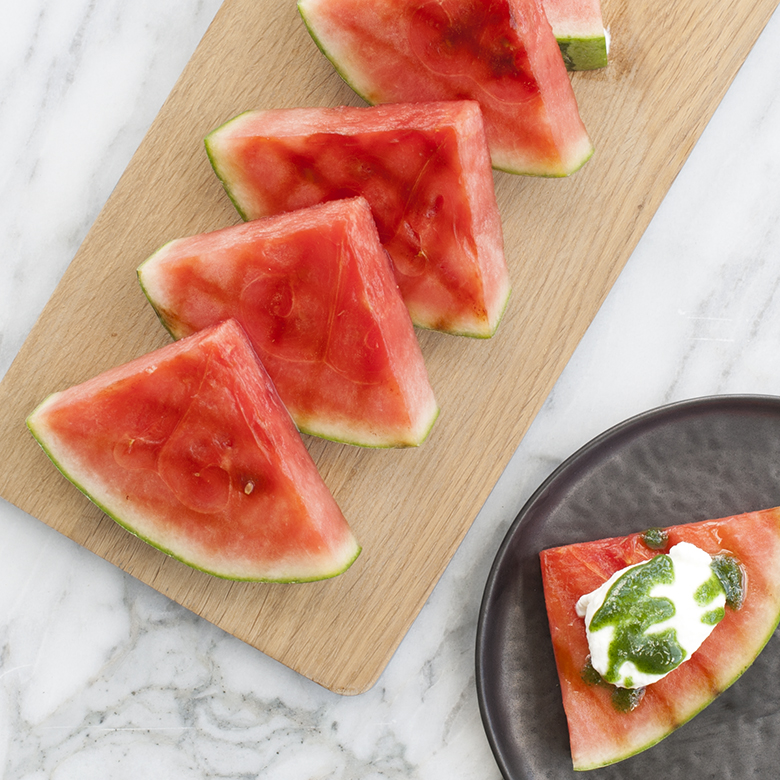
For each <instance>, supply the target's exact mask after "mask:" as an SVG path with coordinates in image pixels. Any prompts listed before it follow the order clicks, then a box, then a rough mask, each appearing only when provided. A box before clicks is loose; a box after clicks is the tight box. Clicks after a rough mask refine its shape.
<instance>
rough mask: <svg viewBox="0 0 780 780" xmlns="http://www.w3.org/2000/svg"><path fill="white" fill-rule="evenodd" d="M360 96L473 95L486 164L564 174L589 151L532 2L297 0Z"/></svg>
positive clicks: (546, 27) (392, 99) (376, 99)
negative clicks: (483, 135) (481, 127)
mask: <svg viewBox="0 0 780 780" xmlns="http://www.w3.org/2000/svg"><path fill="white" fill-rule="evenodd" d="M298 9H299V11H300V13H301V16H302V17H303V20H304V22H305V24H306V26H307V28H308V30H309V32H310V33H311V35H312V37H313V38H314V40H315V42H316V43H317V45H318V46H319V48H320V49H321V50H322V52H323V53H324V54H325V55H326V56H327V57H328V59H329V60H330V61H331V62H332V63H333V65H334V67H335V68H336V70H337V71H338V73H339V74H340V75H341V76H342V77H343V78H344V80H345V81H346V82H347V83H348V84H349V85H350V86H351V87H352V88H353V89H354V90H355V91H356V92H357V93H358V94H359V95H360V96H361V97H362V98H363V99H365V100H366V101H367V102H369V103H372V104H376V103H403V102H409V103H418V102H424V101H435V100H460V99H464V98H470V99H473V100H477V101H478V102H479V104H480V106H481V107H482V112H483V114H484V118H485V129H486V132H487V139H488V144H489V147H490V153H491V158H492V162H493V165H494V166H495V167H496V168H500V169H502V170H505V171H509V172H511V173H521V174H532V175H537V176H568V175H569V174H571V173H573V172H574V171H576V170H578V169H579V168H580V167H582V165H584V164H585V162H586V161H587V160H588V159H589V158H590V156H591V155H592V153H593V145H592V144H591V141H590V138H589V137H588V133H587V131H586V129H585V126H584V125H583V123H582V119H581V118H580V114H579V109H578V107H577V101H576V98H575V95H574V91H573V89H572V85H571V82H570V81H569V76H568V72H567V70H566V66H565V64H564V62H563V58H562V57H561V51H560V48H559V46H558V42H557V41H556V39H555V36H554V35H553V32H552V29H551V27H550V23H549V22H548V21H547V17H546V16H545V13H544V9H543V7H542V0H298Z"/></svg>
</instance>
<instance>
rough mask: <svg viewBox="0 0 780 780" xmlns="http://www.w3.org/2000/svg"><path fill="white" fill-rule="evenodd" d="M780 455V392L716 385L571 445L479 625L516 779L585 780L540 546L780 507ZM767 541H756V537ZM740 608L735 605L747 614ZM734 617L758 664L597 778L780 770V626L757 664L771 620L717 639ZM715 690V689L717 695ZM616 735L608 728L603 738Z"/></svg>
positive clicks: (487, 690)
mask: <svg viewBox="0 0 780 780" xmlns="http://www.w3.org/2000/svg"><path fill="white" fill-rule="evenodd" d="M778 462H780V398H776V397H771V396H713V397H709V398H697V399H693V400H689V401H682V402H678V403H675V404H671V405H668V406H664V407H661V408H659V409H653V410H650V411H648V412H645V413H643V414H641V415H638V416H636V417H634V418H631V419H630V420H626V421H625V422H623V423H620V424H619V425H616V426H615V427H614V428H612V429H610V430H609V431H606V432H605V433H603V434H601V435H599V436H598V437H596V438H595V439H593V440H592V441H591V442H589V443H588V444H586V445H585V446H583V447H582V448H581V449H580V450H579V451H577V452H576V453H574V454H573V455H571V456H570V457H569V458H568V459H567V460H565V461H564V462H563V463H562V464H561V465H560V466H559V467H558V468H557V469H555V471H554V472H553V473H552V474H551V475H550V476H549V477H548V478H547V479H545V480H544V482H543V483H542V484H541V485H540V486H539V487H538V489H537V490H536V491H535V492H534V494H533V495H532V496H531V497H530V498H529V500H528V502H527V503H526V504H525V506H524V507H523V509H522V510H521V511H520V513H519V514H518V515H517V518H516V519H515V521H514V522H513V523H512V525H511V528H510V529H509V530H508V531H507V534H506V537H505V539H504V541H503V543H502V544H501V546H500V549H499V550H498V552H497V554H496V558H495V561H494V563H493V566H492V568H491V571H490V575H489V577H488V580H487V583H486V586H485V591H484V596H483V600H482V605H481V609H480V615H479V624H478V629H477V642H476V679H477V694H478V698H479V704H480V714H481V716H482V721H483V724H484V726H485V732H486V735H487V737H488V740H489V742H490V745H491V748H492V750H493V753H494V755H495V758H496V762H497V763H498V766H499V768H500V769H501V773H502V775H503V776H504V777H506V778H507V780H549V779H550V778H556V780H558V779H559V778H561V779H562V778H572V780H573V778H575V777H577V776H578V775H580V773H579V772H576V771H575V770H574V769H573V765H572V753H571V748H570V740H569V730H568V725H567V718H566V715H565V712H564V708H563V703H562V697H561V683H560V679H559V676H558V672H557V667H556V661H555V657H554V652H553V645H552V642H551V640H550V622H549V619H548V615H547V608H546V605H545V599H544V590H543V585H542V571H541V558H540V552H541V551H542V550H545V549H549V548H555V547H561V546H568V545H572V544H578V543H580V542H588V541H590V540H593V539H606V538H613V537H618V538H620V537H623V536H627V537H628V536H631V535H632V534H635V533H641V532H642V531H644V530H646V529H649V528H652V527H653V526H675V525H687V524H689V523H690V522H691V521H700V520H704V519H706V518H721V517H732V516H736V515H739V514H740V513H742V512H745V511H746V510H747V509H750V508H759V507H775V506H780V483H778V479H777V463H778ZM771 514H772V513H771V512H770V513H769V516H768V517H767V518H764V520H765V522H766V520H768V519H770V518H771ZM763 532H766V533H767V535H768V536H769V537H770V538H771V537H772V536H773V535H774V534H775V533H776V532H775V531H774V530H772V527H771V523H769V524H765V525H764V529H763ZM763 532H762V533H763ZM761 543H762V542H756V547H757V549H758V547H759V545H760V544H761ZM770 549H771V548H770ZM751 554H752V553H751ZM758 555H763V553H761V552H758ZM749 589H750V584H749V582H748V590H749ZM754 596H755V591H754ZM774 599H775V596H774V595H773V594H771V593H766V594H764V593H762V592H760V593H759V595H758V600H759V601H760V602H764V601H765V600H766V605H767V606H768V607H769V612H771V611H772V609H773V607H772V606H771V605H772V602H773V601H774ZM760 609H761V610H762V611H763V610H764V605H763V604H762V605H761V607H760ZM741 614H743V613H742V611H741V610H740V611H738V612H736V613H734V614H733V616H732V617H737V616H740V619H743V618H742V617H741ZM744 614H745V615H748V614H750V613H744ZM754 614H755V613H754ZM575 617H576V616H575ZM576 620H577V621H580V625H581V619H580V618H579V617H576ZM724 628H725V630H726V636H725V638H726V640H728V641H730V642H731V645H732V646H731V647H730V648H729V650H728V653H729V654H731V653H737V654H741V655H742V656H743V664H742V667H741V668H746V667H748V666H749V667H750V668H747V671H746V672H745V673H744V674H743V675H742V676H741V677H740V678H739V680H737V682H736V683H735V684H734V685H731V686H730V687H729V688H727V689H726V690H725V691H724V692H723V693H721V694H720V695H719V696H717V697H716V698H715V699H714V701H712V703H710V704H709V705H708V706H707V707H705V708H704V710H703V711H702V712H700V713H699V714H698V715H696V717H694V718H691V720H689V721H688V722H687V723H685V724H684V725H683V726H681V727H680V728H677V729H676V730H675V731H674V732H673V733H672V734H670V735H669V736H668V737H666V738H665V739H663V741H662V742H661V743H660V744H658V745H657V746H655V747H653V748H651V749H649V750H643V751H642V752H640V753H638V754H636V755H633V756H632V757H631V758H628V759H627V760H625V761H620V762H618V763H615V764H610V765H607V766H604V767H602V768H600V769H597V770H594V776H598V777H599V778H605V779H606V778H609V780H623V778H629V777H630V778H632V780H655V779H656V778H658V777H664V778H668V779H669V780H690V778H693V777H703V776H706V777H734V778H737V777H746V776H750V777H773V776H774V773H775V771H776V766H777V764H778V762H779V761H780V711H778V708H777V706H776V702H777V694H778V690H779V689H778V679H780V645H778V640H777V636H774V637H773V638H772V639H771V640H770V641H769V642H768V643H767V645H766V646H765V647H764V649H763V651H762V652H761V653H760V654H759V656H758V657H757V658H756V659H755V661H754V662H753V663H752V664H751V660H752V658H753V657H754V655H755V650H756V646H757V644H758V645H760V643H761V642H762V641H763V640H764V639H765V638H766V637H767V636H768V634H769V632H770V626H768V625H767V626H764V627H763V628H759V630H758V631H757V633H756V634H755V635H754V634H740V635H739V636H738V637H735V636H733V635H729V633H728V624H725V626H724V624H721V625H719V626H718V627H717V628H716V630H715V631H714V632H713V634H712V636H711V637H710V644H711V645H715V646H717V645H718V644H719V642H720V639H719V638H718V636H719V635H718V631H719V630H721V629H724ZM720 636H721V638H723V634H721V635H720ZM729 658H732V656H731V655H729ZM678 671H682V669H681V670H678ZM709 684H710V681H709V680H708V681H706V684H703V685H699V686H697V685H695V684H694V685H693V686H691V688H690V692H693V693H694V694H695V693H696V692H697V691H699V692H701V690H702V688H704V689H705V691H706V690H707V689H709ZM714 693H715V690H714V689H709V694H708V695H709V696H712V695H714ZM688 700H689V701H690V700H691V699H690V697H688ZM707 701H708V699H707ZM610 703H611V702H610ZM645 703H646V702H645ZM635 712H636V711H635ZM606 717H609V718H611V717H612V714H611V713H609V715H608V716H606ZM659 718H660V720H659V725H660V726H661V727H664V726H668V718H667V717H666V715H664V714H663V713H660V714H659ZM612 739H613V736H612V735H609V736H608V737H607V738H606V742H607V745H608V747H607V748H605V750H607V749H609V746H610V745H611V740H612ZM621 742H622V738H621V737H620V735H619V734H618V735H616V736H615V743H614V745H612V747H613V749H614V750H613V752H614V753H615V755H618V754H620V753H621V752H622V751H623V750H624V746H622V745H621ZM580 776H581V775H580Z"/></svg>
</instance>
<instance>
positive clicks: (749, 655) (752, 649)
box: [540, 508, 780, 769]
mask: <svg viewBox="0 0 780 780" xmlns="http://www.w3.org/2000/svg"><path fill="white" fill-rule="evenodd" d="M666 530H667V532H668V537H669V538H668V545H667V547H666V548H665V549H664V550H661V551H660V552H663V551H667V550H668V549H669V548H671V547H672V546H674V545H675V544H677V543H678V542H681V541H687V542H691V543H692V544H695V545H696V546H697V547H700V548H701V549H703V550H705V551H706V552H708V553H709V554H710V555H712V556H716V555H719V554H727V555H730V556H732V557H733V558H735V559H736V560H737V561H738V562H739V564H740V566H741V567H742V569H743V571H744V573H745V585H746V587H745V597H744V601H743V603H742V606H741V607H740V609H739V610H734V609H731V608H728V607H727V608H726V615H725V617H724V619H723V620H722V621H721V622H720V623H719V624H718V626H717V627H716V628H715V630H714V631H713V632H712V634H711V635H710V636H709V637H708V638H707V639H706V640H705V642H704V643H703V644H702V645H701V647H700V648H699V649H698V650H697V651H696V652H695V653H694V654H693V655H692V656H691V658H690V659H689V660H687V661H685V662H684V663H683V664H682V665H681V666H680V667H678V668H677V669H675V670H674V671H673V672H671V673H670V674H669V675H668V676H667V677H664V678H663V679H661V680H659V681H658V682H656V683H653V684H652V685H649V686H647V688H646V690H645V695H644V697H643V699H642V701H641V703H640V704H639V706H637V707H636V708H635V709H634V710H632V711H631V712H628V713H622V712H618V711H617V710H616V709H615V708H614V706H613V704H612V701H611V695H612V694H611V690H610V689H608V688H606V687H604V686H600V685H589V684H588V683H587V682H586V681H585V680H584V679H583V676H582V672H583V669H584V668H585V666H586V664H587V662H588V654H589V650H588V643H587V637H586V634H585V626H584V621H583V620H582V618H580V617H578V616H577V614H576V611H575V605H576V603H577V600H578V599H579V597H580V596H581V595H582V594H584V593H589V592H591V591H593V590H595V589H596V588H597V587H598V586H599V585H601V584H602V583H603V582H604V581H606V580H607V579H608V578H609V577H610V576H611V575H612V574H613V573H614V572H615V571H618V570H619V569H622V568H623V567H625V566H628V565H631V564H633V563H639V562H641V561H644V560H648V559H649V558H651V557H653V556H654V555H656V554H658V552H659V551H657V550H651V549H649V548H648V547H647V545H646V544H644V542H643V541H642V534H631V535H629V536H626V537H621V538H615V539H603V540H598V541H594V542H583V543H579V544H572V545H567V546H565V547H558V548H553V549H549V550H543V551H542V553H541V555H540V557H541V564H542V577H543V583H544V595H545V603H546V606H547V613H548V617H549V622H550V632H551V636H552V642H553V648H554V651H555V661H556V665H557V668H558V676H559V679H560V683H561V693H562V696H563V705H564V709H565V712H566V718H567V722H568V725H569V736H570V743H571V752H572V760H573V764H574V768H575V769H592V768H596V767H599V766H605V765H607V764H611V763H614V762H616V761H620V760H622V759H624V758H627V757H629V756H631V755H634V754H635V753H638V752H640V751H642V750H645V749H646V748H648V747H651V746H652V745H654V744H656V743H657V742H659V741H660V740H661V739H663V738H664V737H666V736H668V734H670V733H671V732H672V731H673V730H675V729H676V728H677V727H679V726H681V725H682V724H683V723H685V722H687V721H688V720H690V718H692V717H693V716H694V715H696V714H697V713H698V712H699V711H700V710H701V709H703V708H704V707H706V706H707V704H709V703H710V702H711V701H712V699H713V698H715V697H716V696H717V695H718V694H719V693H721V692H722V691H723V690H725V689H726V688H727V687H728V686H729V685H731V683H733V682H734V681H735V680H736V679H737V678H738V677H739V676H740V675H741V674H742V672H744V671H745V669H747V667H748V666H750V664H751V663H752V662H753V660H755V658H756V656H757V655H758V654H759V652H760V651H761V649H762V648H763V647H764V645H765V644H766V642H767V641H768V640H769V638H770V637H771V636H772V633H773V632H774V629H775V627H776V626H777V624H778V620H779V619H780V508H775V509H768V510H764V511H761V512H751V513H747V514H744V515H737V516H733V517H727V518H723V519H718V520H707V521H703V522H699V523H691V524H686V525H679V526H672V527H670V528H668V529H666Z"/></svg>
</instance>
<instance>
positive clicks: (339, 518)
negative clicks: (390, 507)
mask: <svg viewBox="0 0 780 780" xmlns="http://www.w3.org/2000/svg"><path fill="white" fill-rule="evenodd" d="M27 424H28V427H29V428H30V430H31V432H32V433H33V435H34V436H35V438H36V439H37V440H38V442H39V443H40V444H41V446H42V447H43V449H44V450H45V451H46V454H47V455H48V456H49V457H50V458H51V459H52V461H53V462H54V463H55V465H56V466H57V467H58V468H59V469H60V471H61V472H62V473H63V474H64V475H65V476H66V477H67V478H68V479H69V480H70V481H71V482H73V483H74V484H75V485H76V486H77V487H78V488H79V489H80V490H81V491H82V492H84V493H85V494H86V495H87V496H88V497H89V498H90V499H91V500H92V501H93V502H94V503H95V504H97V505H98V506H99V507H100V508H101V509H102V510H103V511H104V512H106V513H107V514H108V515H110V516H111V517H112V518H113V519H114V520H116V521H117V522H118V523H119V524H120V525H122V526H123V527H124V528H126V529H127V530H129V531H131V532H132V533H133V534H135V535H137V536H139V537H140V538H141V539H143V540H145V541H147V542H148V543H150V544H151V545H153V546H154V547H157V548H158V549H160V550H162V551H163V552H165V553H167V554H169V555H171V556H173V557H175V558H178V559H179V560H181V561H183V562H184V563H186V564H188V565H189V566H192V567H195V568H198V569H201V570H203V571H205V572H207V573H210V574H214V575H217V576H219V577H225V578H229V579H236V580H267V581H277V582H295V581H306V580H317V579H324V578H326V577H332V576H334V575H337V574H339V573H341V572H343V571H344V570H346V569H347V568H348V567H349V566H350V565H351V564H352V562H353V561H354V560H355V558H356V557H357V555H358V553H359V552H360V547H359V546H358V544H357V542H356V541H355V538H354V536H353V535H352V532H351V531H350V529H349V527H348V525H347V522H346V520H345V519H344V516H343V515H342V513H341V510H340V509H339V507H338V505H337V504H336V502H335V500H334V499H333V496H332V495H331V493H330V492H329V490H328V488H327V487H326V485H325V483H324V482H323V481H322V479H321V477H320V475H319V473H318V472H317V469H316V466H315V464H314V461H313V460H312V459H311V456H310V455H309V453H308V451H307V450H306V447H305V446H304V444H303V441H302V439H301V437H300V434H299V433H298V431H297V430H296V429H295V426H294V425H293V423H292V420H291V419H290V415H289V413H288V412H287V410H286V409H285V408H284V406H283V404H282V402H281V401H280V399H279V396H278V394H277V393H276V390H275V389H274V386H273V384H272V382H271V380H270V378H269V377H268V374H267V373H266V371H265V370H264V369H263V367H262V365H261V363H260V362H259V361H258V359H257V356H256V354H255V353H254V351H253V350H252V347H251V345H250V343H249V341H248V339H247V338H246V336H245V334H244V333H243V331H242V329H241V328H240V326H239V325H238V324H237V323H236V322H235V321H233V320H229V321H227V322H225V323H223V324H221V325H219V326H216V327H214V328H211V329H208V330H205V331H202V332H201V333H198V334H196V335H194V336H191V337H190V338H187V339H183V340H181V341H178V342H176V343H174V344H170V345H168V346H165V347H162V348H161V349H159V350H156V351H154V352H151V353H149V354H148V355H145V356H143V357H140V358H137V359H136V360H134V361H132V362H130V363H127V364H125V365H122V366H119V367H116V368H113V369H110V370H109V371H106V372H105V373H103V374H100V375H99V376H97V377H95V378H93V379H90V380H88V381H86V382H84V383H83V384H80V385H77V386H74V387H71V388H70V389H68V390H64V391H62V392H59V393H55V394H54V395H51V396H49V397H48V398H47V399H46V400H44V401H43V403H41V404H40V406H39V407H38V408H37V409H35V411H34V412H33V413H32V414H31V415H30V416H29V418H28V420H27Z"/></svg>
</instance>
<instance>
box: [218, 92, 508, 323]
mask: <svg viewBox="0 0 780 780" xmlns="http://www.w3.org/2000/svg"><path fill="white" fill-rule="evenodd" d="M206 148H207V150H208V154H209V157H210V159H211V162H212V165H213V166H214V170H215V171H216V173H217V175H218V176H219V177H220V179H221V180H222V182H223V184H224V186H225V189H226V190H227V192H228V194H229V195H230V197H231V199H232V200H233V202H234V203H235V205H236V206H237V208H238V210H239V212H240V213H241V215H242V216H243V217H244V219H257V218H259V217H265V216H269V215H272V214H279V213H281V212H285V211H293V210H295V209H299V208H303V207H307V206H313V205H314V204H316V203H321V202H323V201H329V200H334V199H337V198H345V197H353V196H358V195H360V196H363V197H365V198H366V199H367V200H368V202H369V204H370V205H371V208H372V211H373V215H374V219H375V221H376V223H377V228H378V230H379V236H380V239H381V241H382V243H383V245H384V246H385V248H386V249H387V251H388V252H389V253H390V256H391V257H392V260H393V267H394V270H395V274H396V280H397V282H398V285H399V288H400V290H401V294H402V295H403V297H404V300H405V302H406V305H407V307H408V309H409V313H410V315H411V317H412V321H413V322H414V323H415V324H416V325H418V326H420V327H424V328H431V329H435V330H441V331H446V332H449V333H456V334H461V335H468V336H478V337H487V336H490V335H492V334H493V333H494V331H495V330H496V328H497V327H498V323H499V320H500V318H501V315H502V314H503V311H504V308H505V306H506V301H507V297H508V296H509V276H508V271H507V268H506V261H505V259H504V250H503V236H502V230H501V218H500V215H499V212H498V205H497V203H496V196H495V190H494V186H493V176H492V171H491V169H490V158H489V155H488V151H487V145H486V141H485V132H484V125H483V122H482V115H481V112H480V110H479V106H478V105H477V104H476V103H475V102H473V101H451V102H446V103H433V104H425V105H391V106H377V107H373V108H354V107H346V106H344V107H339V108H295V109H275V110H268V111H250V112H247V113H244V114H241V115H240V116H238V117H236V118H235V119H233V120H231V121H230V122H228V123H226V124H225V125H223V126H222V127H220V128H218V129H216V130H215V131H214V132H212V133H211V134H210V135H209V136H208V137H207V138H206Z"/></svg>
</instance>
